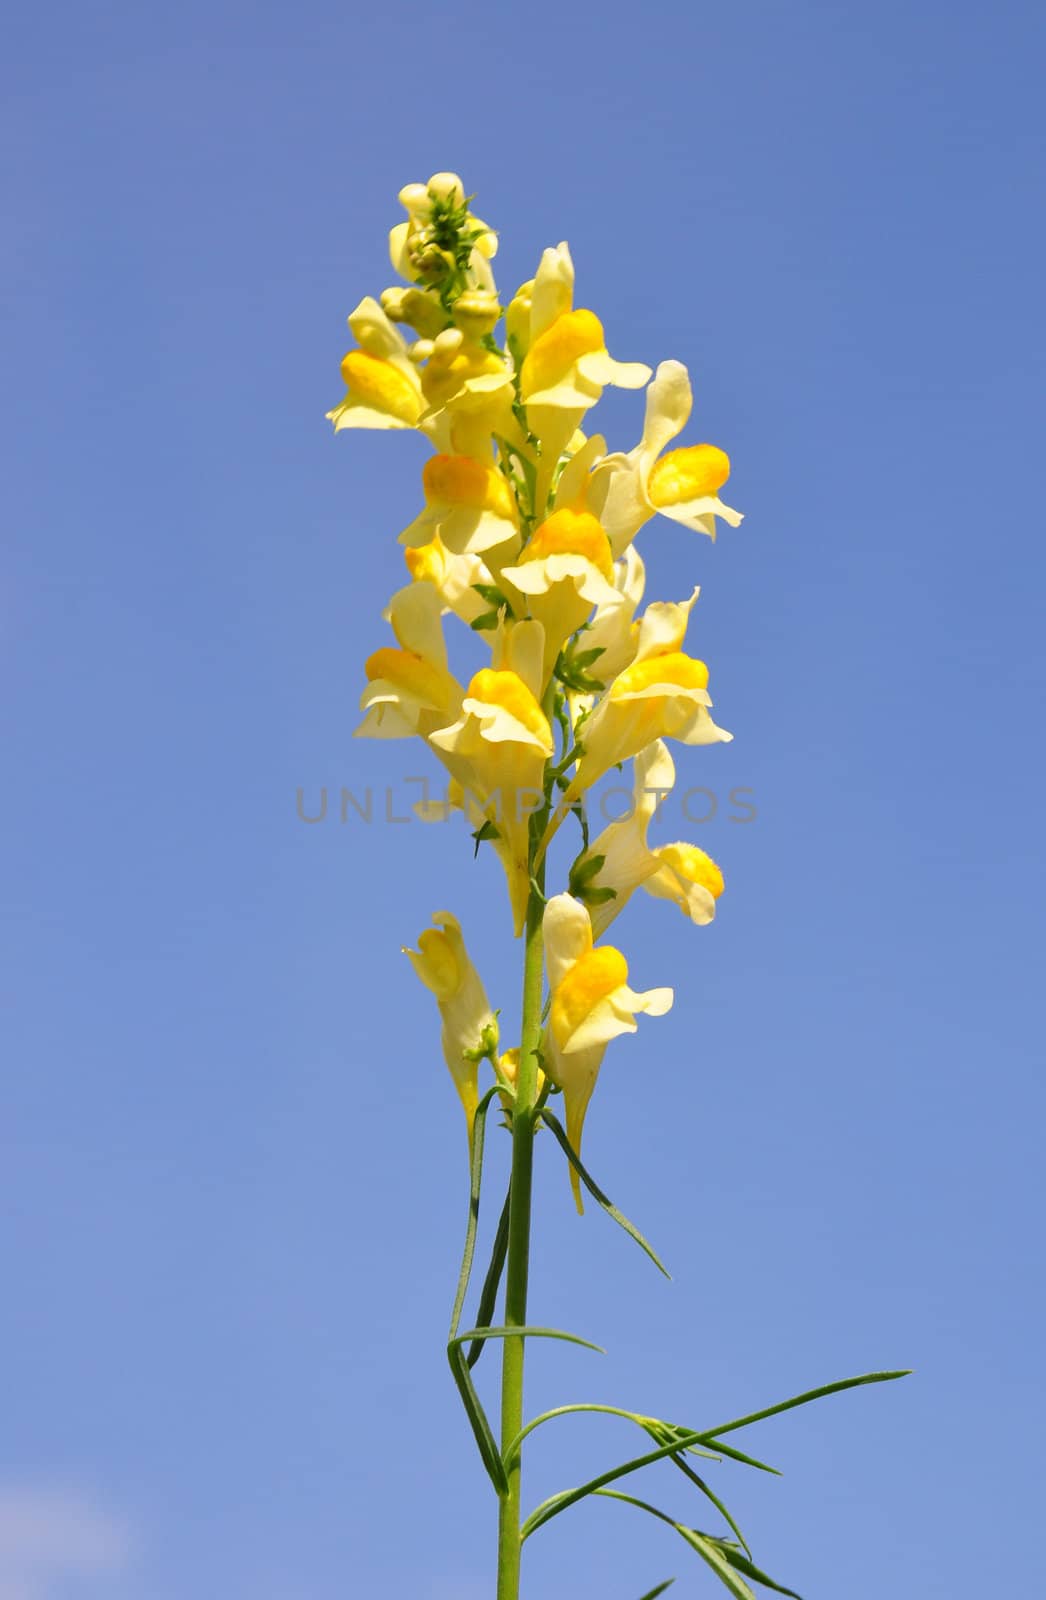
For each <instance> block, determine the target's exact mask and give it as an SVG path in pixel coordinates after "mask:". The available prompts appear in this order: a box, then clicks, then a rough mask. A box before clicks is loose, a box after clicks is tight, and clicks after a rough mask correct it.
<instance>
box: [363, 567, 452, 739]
mask: <svg viewBox="0 0 1046 1600" xmlns="http://www.w3.org/2000/svg"><path fill="white" fill-rule="evenodd" d="M441 611H442V604H441V600H440V595H439V593H438V591H437V590H436V589H435V588H434V587H433V586H432V585H431V584H427V583H416V584H415V583H412V584H408V585H407V587H406V588H405V589H400V590H399V592H398V593H397V594H394V595H393V597H392V599H391V601H390V602H389V611H388V615H389V621H390V622H391V624H392V631H393V632H394V634H395V635H396V641H397V642H396V644H395V645H384V646H383V647H382V648H381V649H380V650H375V651H374V652H373V654H372V655H370V656H368V657H367V661H366V666H365V670H366V673H367V687H366V688H365V689H364V691H363V694H362V696H361V697H360V710H361V711H365V712H366V716H365V717H364V719H363V721H362V722H361V723H360V726H359V727H358V728H357V729H356V735H357V737H360V738H367V739H406V738H409V737H410V735H411V734H414V733H418V734H421V736H422V737H423V738H424V737H426V736H427V735H428V734H429V733H431V732H433V731H434V730H435V729H436V728H441V727H443V726H444V725H445V724H446V723H447V722H449V721H450V720H451V719H452V718H453V717H455V716H456V715H457V712H458V709H459V707H460V705H461V692H462V691H461V685H460V684H459V683H458V681H457V679H456V678H455V677H454V675H453V673H452V672H451V671H450V669H449V667H448V665H447V646H446V643H445V641H444V638H443V624H442V621H441Z"/></svg>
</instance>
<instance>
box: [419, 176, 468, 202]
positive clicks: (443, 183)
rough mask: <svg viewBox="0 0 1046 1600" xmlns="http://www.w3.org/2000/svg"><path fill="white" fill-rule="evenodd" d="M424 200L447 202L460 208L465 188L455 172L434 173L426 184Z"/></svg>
mask: <svg viewBox="0 0 1046 1600" xmlns="http://www.w3.org/2000/svg"><path fill="white" fill-rule="evenodd" d="M419 187H420V185H419ZM426 198H431V199H434V200H447V201H449V202H450V203H451V204H452V205H455V206H460V205H462V204H463V203H464V200H465V186H464V184H463V183H462V181H461V179H460V178H459V177H458V175H457V173H456V172H434V173H433V174H432V177H431V178H430V179H429V182H428V196H427V197H426Z"/></svg>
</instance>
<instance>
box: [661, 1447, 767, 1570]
mask: <svg viewBox="0 0 1046 1600" xmlns="http://www.w3.org/2000/svg"><path fill="white" fill-rule="evenodd" d="M672 1464H673V1466H676V1467H678V1468H679V1470H680V1472H682V1473H683V1475H684V1476H685V1477H687V1478H689V1479H690V1482H691V1483H692V1484H694V1486H695V1487H696V1488H698V1489H700V1491H701V1493H702V1494H703V1495H704V1496H705V1498H706V1499H707V1500H710V1501H711V1502H712V1504H713V1505H714V1506H715V1508H716V1510H717V1511H718V1512H719V1515H720V1516H721V1517H722V1519H723V1521H724V1522H725V1523H726V1524H727V1525H728V1526H729V1528H730V1530H731V1532H733V1533H735V1534H736V1535H737V1538H738V1539H739V1540H740V1542H741V1546H742V1549H743V1550H744V1551H745V1553H746V1555H749V1556H750V1555H751V1554H752V1552H751V1549H750V1548H749V1544H748V1540H747V1539H746V1538H745V1536H744V1534H743V1533H742V1532H741V1530H740V1528H739V1527H738V1526H737V1523H736V1522H735V1521H734V1519H733V1517H732V1516H731V1514H730V1512H729V1511H728V1510H727V1508H726V1506H725V1505H724V1504H723V1502H722V1500H720V1498H719V1496H718V1495H717V1494H716V1492H715V1490H714V1489H711V1488H710V1487H709V1485H708V1484H707V1483H706V1482H705V1480H704V1478H702V1477H700V1476H699V1474H698V1473H696V1472H695V1471H694V1469H693V1467H691V1466H690V1465H689V1464H688V1463H687V1462H686V1461H684V1460H683V1457H682V1456H673V1457H672Z"/></svg>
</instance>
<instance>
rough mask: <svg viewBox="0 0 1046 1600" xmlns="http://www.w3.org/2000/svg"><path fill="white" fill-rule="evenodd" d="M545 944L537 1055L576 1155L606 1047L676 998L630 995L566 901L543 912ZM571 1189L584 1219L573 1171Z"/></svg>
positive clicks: (620, 967)
mask: <svg viewBox="0 0 1046 1600" xmlns="http://www.w3.org/2000/svg"><path fill="white" fill-rule="evenodd" d="M544 936H545V963H546V967H547V969H548V981H549V988H550V990H551V1008H550V1011H549V1020H548V1028H547V1030H546V1033H545V1037H544V1042H543V1046H542V1049H543V1053H544V1058H545V1066H546V1069H547V1071H548V1075H549V1077H550V1078H551V1079H552V1081H553V1083H556V1084H558V1085H559V1087H560V1088H561V1089H562V1090H563V1098H564V1101H565V1103H566V1114H567V1135H568V1137H569V1139H570V1142H571V1144H572V1145H573V1146H574V1149H575V1150H576V1151H577V1153H578V1154H579V1155H580V1154H581V1135H582V1130H583V1128H584V1123H585V1113H586V1111H587V1110H588V1103H589V1100H590V1099H591V1096H592V1091H593V1089H594V1088H595V1086H596V1079H597V1078H598V1076H599V1069H600V1067H601V1066H602V1064H603V1056H604V1054H605V1052H606V1047H607V1045H608V1044H609V1042H610V1040H611V1039H615V1038H617V1037H618V1035H619V1034H623V1033H635V1032H636V1017H637V1016H638V1015H639V1014H640V1013H641V1012H648V1013H649V1014H650V1015H651V1016H655V1017H660V1016H664V1014H665V1012H666V1011H668V1010H669V1009H670V1008H671V1005H672V1000H673V994H672V990H671V989H648V990H646V992H645V993H637V992H636V991H635V990H634V989H631V988H629V985H628V963H627V962H626V960H625V958H624V956H623V955H622V954H621V952H620V950H615V949H614V948H613V946H611V945H602V946H600V947H598V948H593V945H592V925H591V923H590V921H589V917H588V912H587V911H586V910H585V908H584V906H583V905H581V904H580V903H579V902H578V901H577V900H575V899H573V897H572V896H571V895H569V894H558V895H555V896H554V897H553V898H552V899H551V900H550V901H549V902H548V905H547V906H546V907H545V917H544ZM570 1181H571V1185H572V1187H573V1190H574V1200H575V1203H576V1205H577V1208H578V1210H579V1211H581V1210H583V1207H582V1204H581V1185H580V1183H579V1181H578V1177H577V1174H576V1173H575V1171H574V1169H573V1167H572V1168H571V1170H570Z"/></svg>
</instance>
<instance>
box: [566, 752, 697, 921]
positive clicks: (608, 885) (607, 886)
mask: <svg viewBox="0 0 1046 1600" xmlns="http://www.w3.org/2000/svg"><path fill="white" fill-rule="evenodd" d="M675 779H676V769H675V762H674V761H673V760H672V757H671V755H670V754H669V751H668V747H667V745H665V744H663V743H662V742H661V740H660V739H657V740H655V741H654V743H653V744H652V745H649V746H648V747H647V749H645V750H641V751H640V752H639V754H638V755H637V756H636V758H635V772H634V780H635V781H634V789H633V796H632V805H631V809H630V810H629V812H628V814H627V815H626V816H623V817H621V818H620V819H619V820H618V821H616V822H612V823H611V824H610V826H609V827H607V828H604V830H603V832H602V833H601V834H600V835H599V837H598V838H597V839H595V840H593V842H592V844H591V846H590V848H589V849H588V850H587V851H586V852H585V853H584V855H582V856H581V857H580V858H579V859H578V861H577V863H576V864H575V867H574V870H573V872H572V873H571V879H572V881H577V882H580V883H583V885H584V892H583V893H582V892H581V891H580V890H579V891H578V893H579V897H580V898H582V899H584V900H586V901H587V903H588V906H589V916H590V918H591V920H592V933H593V936H594V937H595V938H597V939H599V938H601V937H602V936H603V934H604V933H605V932H606V930H607V928H608V927H609V926H610V924H611V923H612V922H613V920H614V918H615V917H616V916H617V915H618V914H619V913H620V912H621V911H623V910H624V908H625V906H626V905H627V904H628V902H629V900H630V899H631V897H632V895H633V894H634V893H635V891H636V889H638V888H640V887H642V888H643V889H645V890H646V891H647V892H648V893H649V894H652V895H655V896H657V897H658V898H659V899H665V900H672V901H674V903H675V904H676V905H678V906H679V907H680V909H681V910H682V911H683V912H684V913H685V914H686V915H687V916H688V917H689V918H690V920H691V922H694V923H698V924H704V923H708V922H711V921H712V918H713V917H714V916H715V903H716V900H717V899H718V897H719V895H720V894H721V893H722V892H723V875H722V873H721V872H720V871H719V868H718V867H717V866H716V865H715V863H714V862H713V861H712V858H711V857H710V856H707V855H706V854H705V852H704V851H703V850H699V849H698V847H697V845H694V844H683V843H676V844H668V845H660V846H658V847H657V848H656V849H654V850H651V848H650V846H649V845H648V843H647V832H648V829H649V827H650V822H651V819H652V818H653V817H654V816H655V815H656V813H657V811H658V808H659V807H660V806H661V805H662V804H663V802H664V800H665V798H666V797H667V796H668V795H669V794H670V793H671V792H672V788H673V786H674V784H675ZM600 857H602V864H601V865H600V866H599V867H598V868H597V869H595V870H591V865H592V863H594V862H595V861H597V860H598V859H599V858H600ZM586 865H588V867H589V868H590V870H588V871H586V870H585V869H586ZM606 890H613V891H614V893H613V898H608V897H605V894H604V891H606ZM591 891H595V893H594V894H592V893H591ZM590 896H591V898H590Z"/></svg>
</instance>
